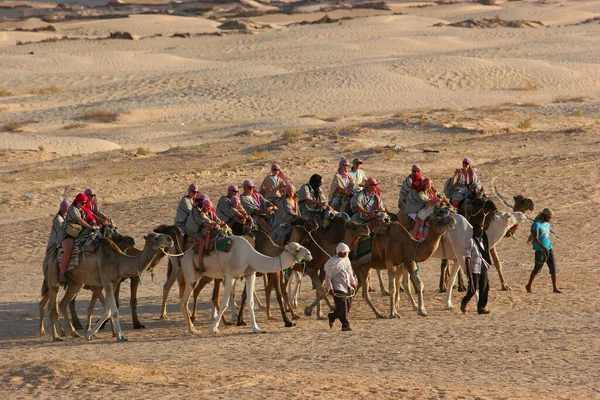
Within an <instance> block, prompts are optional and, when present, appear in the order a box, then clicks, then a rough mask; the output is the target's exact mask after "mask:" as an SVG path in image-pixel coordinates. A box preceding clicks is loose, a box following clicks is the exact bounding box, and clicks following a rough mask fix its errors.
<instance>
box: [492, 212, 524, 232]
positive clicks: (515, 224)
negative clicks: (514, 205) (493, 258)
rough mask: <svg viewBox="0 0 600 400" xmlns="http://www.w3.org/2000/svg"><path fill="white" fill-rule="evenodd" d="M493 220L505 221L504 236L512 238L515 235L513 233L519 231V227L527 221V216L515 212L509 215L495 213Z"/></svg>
mask: <svg viewBox="0 0 600 400" xmlns="http://www.w3.org/2000/svg"><path fill="white" fill-rule="evenodd" d="M494 218H499V219H502V220H504V221H505V223H506V234H505V235H504V236H505V237H507V236H512V235H514V234H515V232H517V229H519V225H521V223H523V222H524V221H525V220H526V219H527V216H526V215H525V214H523V213H522V212H519V211H515V212H512V213H510V212H503V213H496V215H495V216H494Z"/></svg>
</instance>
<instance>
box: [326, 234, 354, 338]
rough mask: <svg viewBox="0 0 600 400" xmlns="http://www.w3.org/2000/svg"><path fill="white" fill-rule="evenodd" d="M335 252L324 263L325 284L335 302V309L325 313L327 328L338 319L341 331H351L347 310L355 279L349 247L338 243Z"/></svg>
mask: <svg viewBox="0 0 600 400" xmlns="http://www.w3.org/2000/svg"><path fill="white" fill-rule="evenodd" d="M335 252H336V255H335V256H333V257H331V258H330V259H329V261H327V262H326V263H325V274H326V278H325V286H326V287H327V291H328V292H329V294H330V295H331V296H332V297H333V301H334V302H335V311H333V312H330V313H329V314H328V315H327V317H328V319H329V328H333V323H334V322H335V320H336V319H339V320H340V322H341V323H342V331H351V330H352V329H351V328H350V323H349V322H348V312H349V311H350V306H351V300H352V298H351V293H353V292H354V291H355V290H356V280H355V279H354V273H353V271H352V264H351V263H350V259H349V258H348V254H349V253H350V248H349V247H348V245H346V244H345V243H338V245H337V246H336V247H335Z"/></svg>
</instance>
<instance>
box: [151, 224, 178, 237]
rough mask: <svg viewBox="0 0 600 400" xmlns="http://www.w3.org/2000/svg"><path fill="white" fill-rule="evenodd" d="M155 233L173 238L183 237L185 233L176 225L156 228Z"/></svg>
mask: <svg viewBox="0 0 600 400" xmlns="http://www.w3.org/2000/svg"><path fill="white" fill-rule="evenodd" d="M154 232H155V233H163V234H165V235H169V236H171V237H175V236H183V232H182V231H181V228H179V227H178V226H175V225H159V226H157V227H156V228H154Z"/></svg>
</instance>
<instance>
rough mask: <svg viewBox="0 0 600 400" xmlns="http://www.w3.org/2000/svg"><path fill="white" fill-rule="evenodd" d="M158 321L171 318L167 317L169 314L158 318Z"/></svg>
mask: <svg viewBox="0 0 600 400" xmlns="http://www.w3.org/2000/svg"><path fill="white" fill-rule="evenodd" d="M158 319H169V317H167V314H163V315H161V316H160V317H158Z"/></svg>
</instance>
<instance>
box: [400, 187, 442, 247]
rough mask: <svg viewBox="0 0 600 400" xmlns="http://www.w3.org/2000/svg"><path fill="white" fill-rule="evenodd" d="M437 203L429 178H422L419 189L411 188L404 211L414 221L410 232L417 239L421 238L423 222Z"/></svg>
mask: <svg viewBox="0 0 600 400" xmlns="http://www.w3.org/2000/svg"><path fill="white" fill-rule="evenodd" d="M437 203H439V199H438V198H437V196H436V193H435V189H433V185H432V184H431V179H429V178H425V179H423V183H422V184H421V186H420V187H419V189H411V191H410V195H409V196H408V198H407V199H406V208H405V212H406V214H408V216H409V217H410V218H412V219H413V220H414V221H415V223H414V226H413V229H412V231H411V234H412V235H413V236H414V237H416V238H417V239H423V238H424V236H423V225H424V224H423V222H424V221H425V219H426V218H427V217H428V216H429V215H430V214H431V213H432V212H433V207H434V206H435V205H436V204H437Z"/></svg>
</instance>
